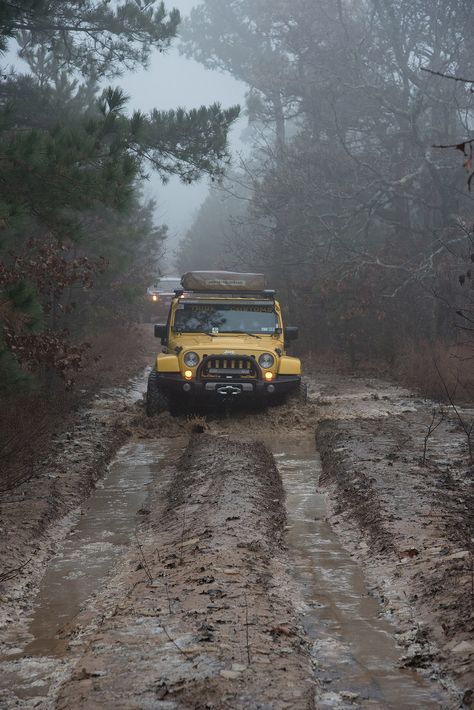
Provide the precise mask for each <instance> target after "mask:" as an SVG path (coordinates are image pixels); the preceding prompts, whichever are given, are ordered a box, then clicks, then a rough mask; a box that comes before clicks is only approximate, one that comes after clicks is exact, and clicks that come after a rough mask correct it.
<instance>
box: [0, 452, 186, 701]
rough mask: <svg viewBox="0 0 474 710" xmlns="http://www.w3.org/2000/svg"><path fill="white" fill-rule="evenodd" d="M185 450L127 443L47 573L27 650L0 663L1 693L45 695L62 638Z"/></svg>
mask: <svg viewBox="0 0 474 710" xmlns="http://www.w3.org/2000/svg"><path fill="white" fill-rule="evenodd" d="M182 448H183V443H182V442H181V441H179V440H178V439H175V440H171V441H162V440H161V441H157V442H150V441H147V442H146V443H131V444H128V445H126V446H124V447H123V448H122V449H121V450H120V451H119V452H118V454H117V457H116V459H115V460H114V461H113V463H112V464H111V466H110V467H109V470H108V472H107V474H106V476H105V477H104V478H103V479H102V480H101V481H99V483H98V484H97V487H96V490H95V491H94V492H93V494H92V495H91V497H90V498H89V499H88V500H87V501H86V503H85V504H84V506H83V510H82V511H81V514H80V515H79V516H78V518H77V521H76V523H75V524H73V525H72V527H71V530H70V532H69V533H68V535H67V537H66V539H65V541H64V543H63V545H62V547H61V550H60V551H59V552H58V554H57V555H56V556H55V557H54V558H53V559H52V561H51V562H50V564H49V566H48V568H47V570H46V572H45V575H44V577H43V580H42V583H41V585H40V589H39V592H38V595H37V597H36V600H35V604H34V608H33V613H32V616H31V619H30V622H29V625H28V628H27V631H26V633H25V645H24V646H23V648H18V647H17V648H15V649H11V653H10V654H9V655H6V656H4V657H3V658H2V659H0V661H1V662H3V668H2V670H1V671H0V675H1V678H2V680H1V681H0V691H1V690H2V688H3V689H6V688H8V689H9V691H13V693H14V695H15V696H16V697H18V698H27V697H32V696H40V697H41V696H44V695H46V694H47V693H48V690H49V680H48V676H49V675H50V674H51V672H52V671H53V670H54V668H55V662H54V659H55V658H56V659H57V661H60V659H61V658H62V657H64V656H65V655H66V649H67V646H68V643H69V641H68V639H66V638H63V635H64V634H63V633H62V630H64V629H65V628H67V627H68V625H70V624H71V623H73V622H74V619H75V617H76V616H77V614H79V612H80V611H81V610H82V609H83V608H84V607H85V606H86V602H87V601H88V600H90V598H91V596H93V595H94V593H95V592H96V591H97V590H98V589H100V588H101V586H102V585H103V584H104V582H105V581H106V579H107V577H108V575H109V574H110V573H111V572H112V570H113V568H114V565H115V563H116V562H117V561H118V559H119V558H120V557H121V556H123V554H124V552H125V551H126V550H127V548H128V547H130V546H131V545H134V544H136V537H135V528H136V525H137V522H138V520H139V519H140V513H142V514H144V515H146V510H145V509H144V508H143V506H144V505H145V502H146V498H147V493H148V486H149V484H150V483H152V482H154V483H155V484H156V483H158V484H159V486H160V488H161V487H162V488H163V490H164V489H165V488H166V486H167V484H168V482H169V478H170V475H171V471H172V468H170V464H173V463H174V461H176V460H177V458H178V457H179V455H180V454H181V452H182ZM0 707H3V705H2V700H1V698H0ZM5 707H6V706H5Z"/></svg>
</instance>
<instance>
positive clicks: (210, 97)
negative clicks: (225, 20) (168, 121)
mask: <svg viewBox="0 0 474 710" xmlns="http://www.w3.org/2000/svg"><path fill="white" fill-rule="evenodd" d="M0 1H1V0H0ZM165 4H166V7H167V8H168V9H171V8H173V7H176V8H178V10H179V11H180V12H181V15H182V17H185V16H186V15H187V14H189V12H190V10H191V8H192V7H194V6H195V5H198V4H199V0H174V1H173V0H171V1H170V2H166V3H165ZM178 32H179V28H178ZM178 44H179V38H176V39H175V40H174V42H173V44H172V47H171V48H170V49H169V50H168V51H167V52H166V53H160V52H158V51H155V52H154V53H153V54H152V56H151V57H150V62H149V68H148V69H143V70H142V71H136V72H134V73H127V74H124V76H122V77H119V78H118V79H116V80H114V81H113V82H111V83H114V84H116V85H119V86H121V87H122V88H123V89H124V91H125V93H126V94H127V95H128V96H129V97H130V102H129V109H130V112H131V111H132V110H134V109H140V110H141V111H144V112H146V111H149V110H151V109H153V108H156V109H158V110H167V109H175V108H178V107H179V106H181V107H183V108H188V109H189V108H196V107H199V106H201V105H203V104H204V105H209V104H212V103H215V102H219V103H220V104H221V105H222V107H223V108H227V107H229V106H232V105H235V104H240V105H241V106H243V105H244V96H245V91H246V87H245V85H244V84H242V83H241V82H238V81H236V80H235V79H234V78H232V77H231V76H229V75H227V74H222V73H219V72H213V71H209V70H206V69H204V67H202V66H201V65H200V64H198V62H195V61H194V60H190V59H186V58H185V57H183V56H181V55H180V54H179V50H178ZM5 65H12V66H13V67H15V68H16V69H17V70H18V71H20V72H21V71H25V70H27V67H26V65H25V63H24V62H23V61H22V60H20V59H19V58H18V55H17V48H16V47H15V43H13V42H11V44H10V47H9V51H8V52H7V53H6V55H5ZM108 83H109V82H108ZM245 124H246V119H245V118H244V117H241V118H240V119H239V120H238V121H237V122H236V124H235V126H234V129H233V131H232V135H231V137H230V141H231V147H232V149H233V151H235V150H236V149H238V148H239V147H241V146H240V145H239V135H240V134H241V132H242V130H243V128H244V127H245ZM143 189H144V194H145V196H146V197H153V198H154V199H155V200H156V201H157V203H158V208H157V214H156V220H155V221H156V223H157V224H163V223H165V224H167V225H168V226H169V234H170V237H169V240H168V248H167V256H168V260H172V255H173V251H174V249H175V248H176V245H177V243H178V242H179V240H180V239H181V238H182V237H183V236H184V235H185V233H186V231H187V229H188V228H189V227H190V225H191V223H192V220H193V217H194V215H195V214H196V212H197V210H198V209H199V207H200V205H201V204H202V202H203V201H204V199H205V197H206V195H207V192H208V181H207V179H206V178H203V179H202V180H201V181H200V182H199V183H196V184H193V185H183V184H181V183H180V182H179V180H178V179H171V180H170V181H169V183H167V184H166V185H163V184H162V183H161V181H160V180H159V178H158V177H157V176H156V175H155V174H153V173H152V172H151V171H150V179H149V181H148V182H147V183H145V184H144V185H143ZM167 271H168V272H169V271H170V268H168V269H167Z"/></svg>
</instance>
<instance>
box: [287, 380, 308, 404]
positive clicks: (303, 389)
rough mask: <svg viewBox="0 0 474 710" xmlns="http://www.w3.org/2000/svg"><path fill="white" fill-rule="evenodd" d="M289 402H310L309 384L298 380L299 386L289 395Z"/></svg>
mask: <svg viewBox="0 0 474 710" xmlns="http://www.w3.org/2000/svg"><path fill="white" fill-rule="evenodd" d="M288 401H289V402H297V403H298V404H307V402H308V385H307V384H306V382H303V380H300V381H299V382H298V387H296V388H295V390H294V391H293V392H292V393H291V394H290V396H289V397H288Z"/></svg>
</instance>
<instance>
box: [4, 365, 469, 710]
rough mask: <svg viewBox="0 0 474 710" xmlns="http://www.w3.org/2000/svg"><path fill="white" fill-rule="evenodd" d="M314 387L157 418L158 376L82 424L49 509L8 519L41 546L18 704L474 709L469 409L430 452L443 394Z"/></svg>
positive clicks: (26, 603)
mask: <svg viewBox="0 0 474 710" xmlns="http://www.w3.org/2000/svg"><path fill="white" fill-rule="evenodd" d="M309 385H310V388H309V389H310V401H309V403H308V405H306V406H304V407H302V406H299V405H297V404H295V403H293V404H291V405H285V406H282V407H275V408H270V409H269V410H268V411H267V412H252V413H248V412H247V413H246V412H229V413H225V412H222V413H221V414H219V415H217V414H216V415H212V416H211V415H210V416H206V417H203V416H190V417H179V418H173V417H170V416H169V415H167V414H164V415H161V416H160V417H156V418H154V419H152V420H150V419H147V418H146V417H145V416H144V413H143V405H142V402H141V401H140V399H141V392H142V391H143V387H144V380H143V377H141V378H139V379H138V380H137V381H136V383H135V384H134V385H133V386H132V387H131V388H129V389H128V391H126V390H122V391H117V390H114V391H111V392H108V393H104V394H103V395H101V396H100V397H98V398H97V402H96V405H94V407H93V408H92V409H91V410H90V411H89V412H82V413H81V414H80V416H78V420H77V426H78V430H77V432H75V433H74V435H73V436H72V437H70V438H69V439H68V437H67V436H66V435H65V437H63V438H62V439H61V441H60V445H59V448H58V449H57V450H55V452H53V453H52V455H51V458H50V461H49V464H48V467H47V468H46V469H45V483H44V485H45V486H46V488H45V495H44V498H45V499H46V503H45V505H46V511H47V512H46V513H45V514H43V518H42V520H43V523H42V524H41V525H39V524H38V523H37V521H36V519H33V518H32V520H31V521H28V516H27V515H26V516H25V514H24V513H23V512H22V506H23V505H25V502H24V501H23V500H22V497H21V496H19V497H18V500H16V501H15V500H12V501H11V509H10V512H8V515H9V516H10V517H9V518H8V520H7V525H8V526H11V527H12V529H15V525H16V526H17V528H16V529H17V530H18V531H19V535H20V539H19V540H18V542H17V545H18V548H17V551H16V554H17V556H18V557H17V559H18V560H21V559H23V560H24V559H28V556H32V560H31V561H30V562H29V564H28V565H27V566H26V567H25V568H24V569H23V570H21V572H19V573H18V574H17V575H16V576H14V577H13V578H12V579H11V580H8V581H6V582H4V583H3V585H2V587H1V588H0V595H2V608H1V612H0V639H1V641H2V644H1V647H0V667H1V670H0V675H1V676H2V680H3V683H1V684H0V687H1V688H2V690H1V691H0V707H2V708H3V707H5V708H9V707H24V708H27V707H28V708H30V707H39V708H44V709H45V710H46V709H49V708H58V707H62V708H65V707H74V708H75V707H84V708H95V707H114V708H115V707H117V708H120V707H123V708H125V707H127V708H129V707H130V708H132V707H136V708H148V707H152V708H175V707H176V708H180V707H183V708H188V707H189V708H201V707H202V708H204V707H209V708H220V707H223V708H225V707H228V708H234V707H242V708H244V707H245V708H257V707H258V708H264V707H265V708H266V707H268V708H270V707H272V708H273V707H275V708H279V707H282V708H283V707H288V708H292V707H295V708H298V707H305V708H306V707H312V706H315V707H318V708H321V709H323V708H341V709H342V708H350V707H360V708H366V707H367V708H369V707H370V708H394V710H398V708H399V707H406V708H418V707H420V708H427V709H428V708H445V709H448V708H449V710H451V709H453V710H454V708H458V707H470V702H471V699H472V694H470V690H471V687H472V675H471V673H472V663H471V661H472V640H473V634H472V606H471V604H472V602H471V597H470V592H471V587H470V582H469V581H468V578H469V579H471V577H470V576H469V574H470V573H469V569H470V568H469V564H470V560H471V556H470V555H471V553H470V548H469V544H468V541H469V539H470V538H469V537H466V535H467V536H469V535H470V534H471V533H470V532H469V530H470V528H469V526H468V525H467V526H466V521H468V520H469V519H470V510H471V509H470V507H469V506H470V502H469V501H471V500H472V491H471V488H470V486H471V481H472V477H470V475H469V470H468V468H467V467H466V460H467V459H466V451H465V441H463V439H462V436H461V434H460V432H459V431H458V430H457V428H456V425H455V423H454V420H453V418H452V416H451V414H452V413H449V412H448V415H447V416H446V418H445V421H444V422H443V425H442V426H440V427H439V428H438V429H437V430H436V432H435V434H433V436H432V437H430V440H429V442H428V443H429V445H428V456H427V462H426V464H427V465H425V466H420V462H419V459H420V454H421V453H422V450H423V437H424V435H425V433H426V427H427V422H428V423H429V421H430V419H431V414H430V411H431V407H432V403H430V402H427V401H424V400H421V399H420V398H418V397H417V396H416V395H414V394H413V393H411V392H409V391H407V390H403V389H401V388H399V387H397V386H395V385H392V384H390V383H385V382H382V381H380V380H368V379H366V378H355V377H354V378H352V377H343V378H342V377H340V376H337V375H332V374H326V375H324V376H322V375H321V374H318V376H315V377H314V378H311V379H310V382H309ZM316 429H317V431H318V441H319V445H320V448H321V454H322V458H323V473H322V477H321V484H322V488H319V490H318V488H317V486H318V477H319V473H320V471H319V461H318V459H317V453H316V452H315V451H313V448H312V447H313V445H312V444H311V442H314V434H315V431H316ZM112 435H113V436H112ZM190 436H192V437H193V438H192V441H191V443H190V444H189V446H187V444H188V441H189V437H190ZM124 439H128V443H127V444H126V445H125V446H122V448H121V449H120V451H119V452H118V455H117V458H116V459H115V461H114V462H113V464H112V466H107V460H108V459H109V458H110V457H111V456H112V453H113V451H114V450H115V449H116V448H117V446H118V445H119V444H120V443H121V442H123V441H124ZM260 440H263V441H264V442H265V446H264V445H263V444H262V443H261V442H260ZM420 442H421V449H420ZM183 451H184V452H185V453H184V454H183V456H182V458H181V459H180V460H179V461H178V456H179V455H180V452H183ZM270 452H273V453H274V454H275V457H276V458H275V459H274V458H273V457H272V454H271V453H270ZM101 457H102V458H101ZM275 460H276V464H275ZM104 472H105V473H106V477H105V479H104V481H103V482H102V480H99V478H100V477H101V476H102V474H103V473H104ZM134 479H136V480H135V481H134ZM282 479H283V481H284V484H285V489H286V497H285V495H284V492H283V488H282ZM39 482H40V484H41V481H39ZM53 486H57V488H53ZM97 486H98V489H97V490H95V487H97ZM102 488H103V489H104V491H102V490H101V489H102ZM324 491H325V492H326V494H324V493H323V492H324ZM39 492H40V493H41V492H42V489H40V491H39ZM53 493H54V495H53ZM88 493H91V497H90V499H89V501H88V502H87V503H85V502H84V499H85V498H86V496H87V495H88ZM122 494H124V497H123V500H122ZM101 500H102V501H103V502H102V503H101V502H100V501H101ZM55 501H56V502H55ZM0 502H3V501H0ZM30 505H31V506H33V507H34V500H33V497H32V502H31V503H30ZM78 506H81V508H78ZM101 506H102V507H101ZM107 506H109V508H110V509H111V510H109V511H107V510H106V508H107ZM122 508H123V509H124V511H125V512H124V511H122ZM4 509H6V507H5V508H2V509H1V510H2V512H3V510H4ZM125 509H126V510H125ZM115 510H116V515H115V514H114V511H115ZM81 511H82V512H83V513H84V515H83V516H81V515H80V513H81ZM448 512H449V515H448ZM122 513H124V514H123V515H122ZM15 515H19V516H20V517H19V519H18V521H15ZM22 515H23V516H24V517H23V518H22V517H21V516H22ZM285 516H288V520H285ZM326 518H327V520H326ZM121 521H123V523H122V522H121ZM440 521H441V522H440ZM28 522H31V524H29V525H27V524H25V530H24V531H22V529H21V527H22V524H23V523H28ZM2 525H3V522H2ZM95 528H96V529H95ZM134 530H135V531H136V532H134ZM461 531H462V532H461ZM466 531H467V532H466ZM92 532H93V533H94V534H95V535H96V537H94V538H93V537H91V534H92ZM22 535H23V537H21V536H22ZM11 539H12V538H10V540H11ZM463 541H464V543H465V544H464V545H463V544H462V543H463ZM2 542H4V541H2ZM7 542H8V541H7ZM341 543H342V544H341ZM342 545H344V546H345V548H346V549H347V550H348V551H349V553H350V555H351V556H352V559H351V557H350V556H349V553H348V552H346V551H345V550H344V548H343V547H342ZM2 550H3V552H2ZM466 553H467V554H466ZM2 554H3V555H4V557H3V559H4V560H5V561H6V562H7V563H8V561H9V560H10V562H11V557H10V558H9V556H8V555H9V549H8V547H7V546H4V547H2V544H1V543H0V555H2ZM48 560H51V562H49V563H48ZM47 563H48V564H47ZM362 570H365V572H366V578H365V580H364V575H363V573H362ZM44 571H46V573H45V574H44V577H43V582H42V585H41V587H40V592H39V593H38V587H39V582H40V578H41V576H42V572H44ZM76 578H77V579H76ZM453 580H454V583H452V581H453ZM61 585H62V586H63V592H61ZM367 585H368V586H367ZM55 590H56V591H55ZM61 593H62V594H63V596H64V597H69V599H67V600H66V599H62V598H61ZM376 597H377V599H376ZM55 600H57V601H58V602H60V603H56V601H55ZM378 600H380V601H381V604H380V603H379V601H378ZM55 613H56V615H57V617H58V618H57V619H54V618H53V617H54V615H55ZM397 632H398V635H396V634H397ZM396 641H398V643H399V644H400V645H399V646H397V642H396ZM399 665H402V666H404V668H403V669H401V670H399V669H398V668H397V666H399ZM400 703H401V704H400Z"/></svg>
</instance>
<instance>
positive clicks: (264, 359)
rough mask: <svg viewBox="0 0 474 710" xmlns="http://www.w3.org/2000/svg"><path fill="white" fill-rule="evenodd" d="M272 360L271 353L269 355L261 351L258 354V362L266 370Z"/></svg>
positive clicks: (273, 360) (271, 363) (273, 359)
mask: <svg viewBox="0 0 474 710" xmlns="http://www.w3.org/2000/svg"><path fill="white" fill-rule="evenodd" d="M274 362H275V358H274V357H273V355H270V353H263V355H260V357H259V358H258V364H259V365H260V367H263V368H264V369H266V370H268V368H269V367H272V365H273V363H274Z"/></svg>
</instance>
